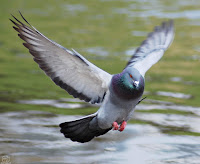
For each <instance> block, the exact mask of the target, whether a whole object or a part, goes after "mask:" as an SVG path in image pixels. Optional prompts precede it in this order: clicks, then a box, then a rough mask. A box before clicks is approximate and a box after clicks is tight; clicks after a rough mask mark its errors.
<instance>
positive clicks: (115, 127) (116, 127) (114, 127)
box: [112, 122, 119, 130]
mask: <svg viewBox="0 0 200 164" xmlns="http://www.w3.org/2000/svg"><path fill="white" fill-rule="evenodd" d="M112 127H113V130H118V129H119V125H118V123H117V122H113V124H112Z"/></svg>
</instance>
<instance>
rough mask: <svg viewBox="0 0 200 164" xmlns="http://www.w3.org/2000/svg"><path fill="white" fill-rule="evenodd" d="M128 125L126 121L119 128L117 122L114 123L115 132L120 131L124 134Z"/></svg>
mask: <svg viewBox="0 0 200 164" xmlns="http://www.w3.org/2000/svg"><path fill="white" fill-rule="evenodd" d="M126 124H127V123H126V121H123V122H122V124H121V125H120V126H119V125H118V123H117V122H113V124H112V127H113V130H119V131H120V132H122V131H123V130H124V129H125V127H126Z"/></svg>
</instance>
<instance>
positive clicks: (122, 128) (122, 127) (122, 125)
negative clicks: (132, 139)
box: [119, 121, 127, 132]
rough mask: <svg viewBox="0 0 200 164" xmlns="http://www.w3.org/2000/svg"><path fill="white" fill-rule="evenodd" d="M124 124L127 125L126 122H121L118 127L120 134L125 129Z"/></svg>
mask: <svg viewBox="0 0 200 164" xmlns="http://www.w3.org/2000/svg"><path fill="white" fill-rule="evenodd" d="M126 124H127V123H126V121H123V122H122V124H121V125H120V129H119V131H120V132H122V131H123V130H124V129H125V127H126Z"/></svg>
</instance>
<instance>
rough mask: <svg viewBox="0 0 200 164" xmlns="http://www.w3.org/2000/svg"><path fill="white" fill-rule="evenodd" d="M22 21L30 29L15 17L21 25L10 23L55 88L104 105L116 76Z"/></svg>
mask: <svg viewBox="0 0 200 164" xmlns="http://www.w3.org/2000/svg"><path fill="white" fill-rule="evenodd" d="M20 14H21V13H20ZM21 16H22V14H21ZM13 17H14V16H13ZM22 18H23V19H24V21H25V22H26V23H27V25H25V24H24V23H22V22H20V21H19V20H18V19H17V18H15V17H14V19H15V20H16V21H17V23H16V22H14V21H13V20H11V19H10V20H11V21H12V22H13V23H14V24H15V26H13V28H14V29H15V30H16V31H18V32H19V34H18V36H19V37H20V38H21V39H23V40H24V41H25V43H23V45H24V46H25V47H26V48H28V49H29V52H30V53H31V54H32V55H33V57H34V60H35V62H37V63H38V64H39V67H40V68H41V69H42V70H43V71H44V72H45V73H46V74H47V75H48V76H49V77H50V78H51V79H52V80H53V81H54V82H55V84H57V85H59V86H60V87H61V88H63V89H65V90H66V91H67V92H68V93H69V94H71V95H73V96H74V97H78V98H79V99H81V100H85V101H86V102H90V103H100V102H102V101H103V99H104V96H105V94H106V91H107V90H108V85H109V82H110V80H111V78H112V76H111V75H110V74H109V73H107V72H105V71H103V70H101V69H100V68H98V67H96V66H95V65H93V64H92V63H90V62H89V61H88V60H86V59H85V58H84V57H83V56H81V55H80V54H79V53H77V52H76V51H75V50H73V52H72V51H69V50H68V49H66V48H64V47H62V46H61V45H59V44H57V43H55V42H53V41H52V40H50V39H48V38H47V37H45V36H44V35H43V34H42V33H40V32H39V31H38V30H37V29H36V28H34V27H33V26H31V25H30V24H29V23H28V22H27V21H26V19H25V18H24V17H23V16H22Z"/></svg>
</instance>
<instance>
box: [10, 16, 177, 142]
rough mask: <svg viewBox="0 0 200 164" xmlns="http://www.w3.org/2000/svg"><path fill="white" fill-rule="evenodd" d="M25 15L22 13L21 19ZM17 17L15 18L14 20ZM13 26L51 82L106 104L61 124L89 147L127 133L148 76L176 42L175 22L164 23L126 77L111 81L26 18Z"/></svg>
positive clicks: (126, 70) (136, 55)
mask: <svg viewBox="0 0 200 164" xmlns="http://www.w3.org/2000/svg"><path fill="white" fill-rule="evenodd" d="M20 14H21V13H20ZM12 16H13V15H12ZM21 17H22V18H23V20H24V21H25V22H24V23H22V22H21V21H19V20H18V19H17V18H16V17H14V16H13V18H14V20H15V21H13V20H11V19H10V20H11V21H12V23H14V25H15V26H13V28H14V29H15V30H16V31H17V32H18V36H19V37H20V38H21V39H23V40H24V41H25V43H23V45H24V46H25V47H26V48H27V49H28V50H29V52H30V54H31V55H32V56H33V59H34V61H35V62H36V63H38V65H39V67H40V68H41V69H42V70H43V71H44V72H45V73H46V75H47V76H49V77H50V78H51V79H52V81H53V82H54V83H55V84H56V85H58V86H60V87H61V88H62V89H64V90H66V91H67V92H68V93H69V94H71V95H72V96H74V97H75V98H79V99H81V100H84V101H86V102H89V103H92V104H94V103H101V106H100V108H99V109H98V111H97V112H96V113H94V114H91V115H88V116H85V117H82V118H80V119H78V120H74V121H70V122H64V123H61V124H60V128H61V130H60V132H61V133H63V134H64V136H65V137H66V138H70V139H71V140H72V141H77V142H81V143H84V142H88V141H90V140H92V139H93V138H94V137H97V136H100V135H103V134H105V133H107V132H108V131H109V130H111V129H113V130H118V131H123V130H124V129H125V127H126V124H127V121H128V120H129V119H130V118H131V116H132V113H133V112H134V108H135V106H136V105H137V104H138V103H140V102H141V98H142V95H143V92H144V86H145V73H146V71H147V70H148V69H149V68H150V67H151V66H152V65H154V64H155V63H157V62H158V61H159V60H160V59H161V57H162V56H163V54H164V52H165V51H166V50H167V48H168V47H169V46H170V44H171V43H172V41H173V38H174V26H173V21H172V20H170V21H166V22H163V23H162V24H161V25H160V26H156V27H155V28H154V30H153V32H151V33H149V35H148V36H147V38H146V40H144V41H143V42H142V44H141V45H140V46H139V47H138V48H137V50H136V51H135V53H134V54H133V56H132V57H131V59H130V60H129V62H128V63H127V65H126V67H125V68H124V69H123V71H122V72H121V73H118V74H114V75H111V74H109V73H107V72H105V71H104V70H102V69H100V68H98V67H97V66H95V65H94V64H92V63H91V62H89V61H88V60H87V59H86V58H84V57H83V56H82V55H81V54H79V53H78V52H76V51H75V50H73V49H72V51H70V50H68V49H66V48H64V47H63V46H61V45H59V44H58V43H56V42H54V41H52V40H50V39H48V38H47V37H46V36H44V35H43V34H42V33H40V32H39V31H38V30H37V29H36V28H35V27H33V26H32V25H31V24H30V23H29V22H28V21H27V20H26V19H25V18H24V17H23V15H22V14H21Z"/></svg>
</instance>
